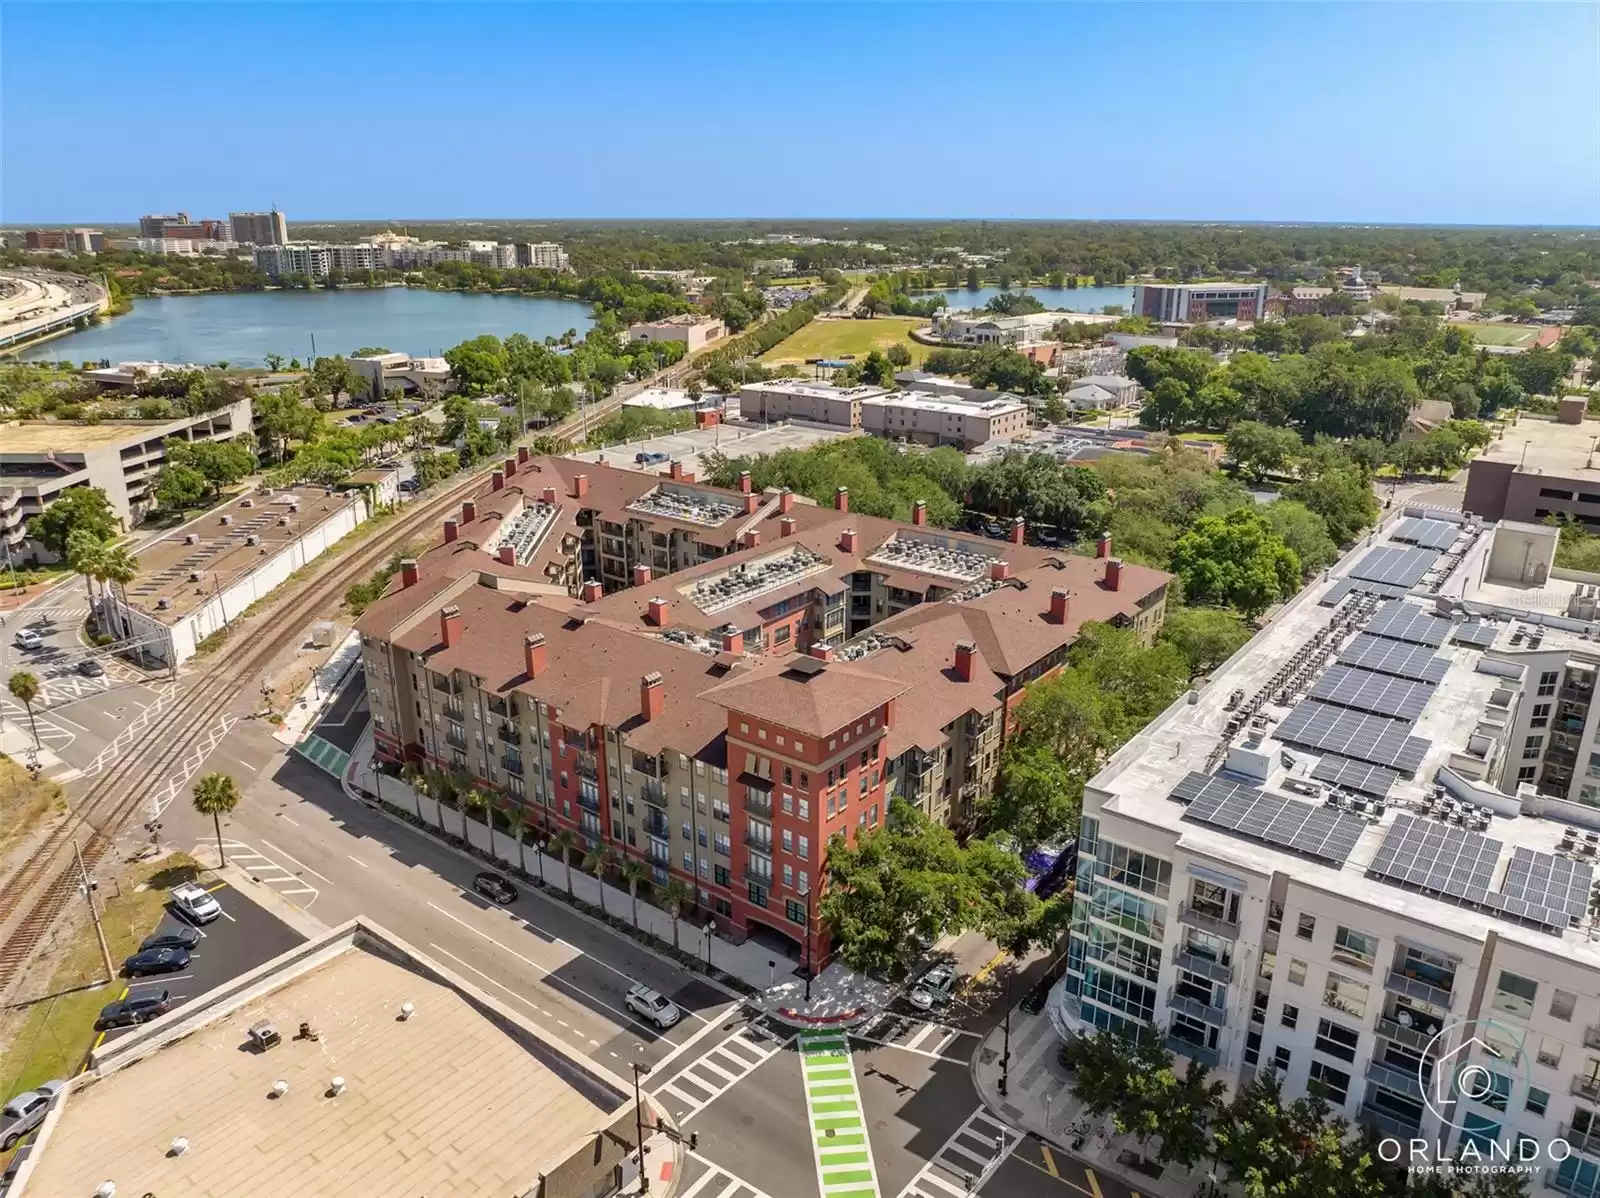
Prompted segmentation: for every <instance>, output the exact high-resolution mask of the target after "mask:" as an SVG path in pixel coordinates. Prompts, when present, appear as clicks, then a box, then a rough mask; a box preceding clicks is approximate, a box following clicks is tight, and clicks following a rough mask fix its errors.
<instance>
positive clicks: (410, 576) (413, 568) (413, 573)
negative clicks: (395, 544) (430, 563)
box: [400, 557, 421, 589]
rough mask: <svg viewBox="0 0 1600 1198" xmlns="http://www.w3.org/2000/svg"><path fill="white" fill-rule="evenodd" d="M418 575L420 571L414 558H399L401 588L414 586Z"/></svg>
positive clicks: (419, 575)
mask: <svg viewBox="0 0 1600 1198" xmlns="http://www.w3.org/2000/svg"><path fill="white" fill-rule="evenodd" d="M420 577H421V573H420V572H419V571H418V569H417V559H416V558H414V557H403V558H401V559H400V586H401V588H402V589H403V588H405V587H414V586H416V585H417V579H418V578H420Z"/></svg>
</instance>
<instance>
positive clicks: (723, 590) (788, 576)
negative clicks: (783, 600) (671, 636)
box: [690, 545, 828, 615]
mask: <svg viewBox="0 0 1600 1198" xmlns="http://www.w3.org/2000/svg"><path fill="white" fill-rule="evenodd" d="M827 565H828V563H827V561H826V560H825V559H824V558H823V557H822V556H821V555H820V554H817V553H814V552H813V551H812V550H810V549H807V548H806V547H805V546H804V545H796V546H795V547H794V548H792V549H788V550H785V551H784V552H782V553H778V554H774V555H773V556H772V557H767V558H762V559H761V560H759V561H753V562H746V563H745V564H743V565H739V566H735V567H734V568H733V569H731V570H729V571H727V573H725V574H717V575H714V576H712V577H710V578H705V579H702V580H701V581H700V582H697V583H695V586H694V590H693V592H692V593H691V595H690V598H691V599H692V600H693V601H694V605H695V606H696V607H698V608H699V609H700V610H701V611H702V612H705V613H706V614H708V615H709V614H711V613H713V612H719V611H724V610H726V609H727V608H730V607H737V606H738V605H739V604H741V603H747V602H749V601H750V600H752V599H754V598H756V597H757V596H760V595H764V594H766V593H767V592H769V591H774V590H777V589H778V588H779V587H782V586H787V585H788V584H790V583H792V582H796V581H798V580H799V579H801V578H804V577H805V576H806V575H808V574H812V573H815V572H817V571H819V570H824V569H826V568H827Z"/></svg>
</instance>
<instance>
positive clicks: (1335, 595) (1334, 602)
mask: <svg viewBox="0 0 1600 1198" xmlns="http://www.w3.org/2000/svg"><path fill="white" fill-rule="evenodd" d="M1353 589H1354V588H1353V587H1352V585H1351V581H1350V579H1348V578H1341V579H1339V581H1338V582H1336V583H1334V584H1333V585H1332V586H1331V587H1329V588H1328V589H1327V590H1325V591H1323V592H1322V598H1320V599H1318V600H1317V602H1318V603H1319V604H1321V605H1322V606H1323V607H1337V606H1338V605H1339V603H1340V601H1341V600H1343V599H1344V597H1345V596H1346V595H1348V594H1349V593H1350V592H1351V591H1352V590H1353Z"/></svg>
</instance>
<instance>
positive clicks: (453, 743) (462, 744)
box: [444, 732, 467, 749]
mask: <svg viewBox="0 0 1600 1198" xmlns="http://www.w3.org/2000/svg"><path fill="white" fill-rule="evenodd" d="M444 743H445V744H447V745H449V746H450V747H451V748H452V749H465V748H466V747H467V734H466V733H465V732H446V733H445V734H444Z"/></svg>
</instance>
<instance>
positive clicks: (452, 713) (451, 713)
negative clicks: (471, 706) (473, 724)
mask: <svg viewBox="0 0 1600 1198" xmlns="http://www.w3.org/2000/svg"><path fill="white" fill-rule="evenodd" d="M440 710H441V711H442V712H443V713H444V718H445V719H447V720H454V721H455V722H456V723H458V724H459V723H460V722H461V721H462V720H464V719H466V714H467V713H466V712H465V711H463V710H462V707H461V704H459V703H451V702H449V701H448V700H446V701H445V703H444V705H443V706H442V707H441V708H440Z"/></svg>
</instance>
